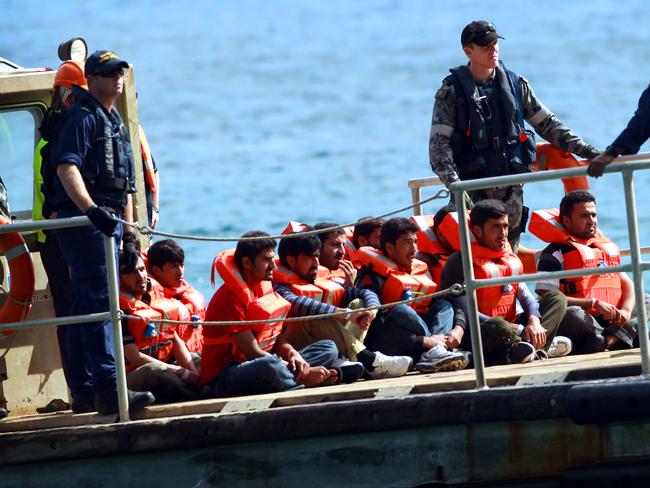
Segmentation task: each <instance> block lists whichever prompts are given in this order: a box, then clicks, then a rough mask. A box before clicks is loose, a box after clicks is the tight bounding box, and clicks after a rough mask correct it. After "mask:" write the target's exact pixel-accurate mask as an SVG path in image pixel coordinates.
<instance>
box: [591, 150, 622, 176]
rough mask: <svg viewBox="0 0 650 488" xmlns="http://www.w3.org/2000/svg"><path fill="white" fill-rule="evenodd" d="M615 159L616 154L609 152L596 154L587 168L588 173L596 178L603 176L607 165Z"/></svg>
mask: <svg viewBox="0 0 650 488" xmlns="http://www.w3.org/2000/svg"><path fill="white" fill-rule="evenodd" d="M614 159H615V158H614V156H612V155H611V154H607V153H602V154H600V155H598V156H596V157H595V158H594V159H592V160H591V161H589V168H587V173H588V174H589V176H592V177H594V178H598V177H599V176H603V170H604V169H605V166H607V165H608V164H609V163H611V162H612V161H614Z"/></svg>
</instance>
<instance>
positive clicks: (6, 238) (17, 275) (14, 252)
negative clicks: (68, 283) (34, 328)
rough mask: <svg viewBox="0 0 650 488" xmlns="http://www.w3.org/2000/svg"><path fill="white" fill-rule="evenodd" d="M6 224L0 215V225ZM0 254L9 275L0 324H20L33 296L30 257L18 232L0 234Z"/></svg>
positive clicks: (28, 310)
mask: <svg viewBox="0 0 650 488" xmlns="http://www.w3.org/2000/svg"><path fill="white" fill-rule="evenodd" d="M8 223H10V221H9V220H8V219H7V218H6V217H4V216H2V215H0V225H4V224H8ZM0 253H2V254H4V255H5V257H6V259H7V262H8V263H9V273H10V274H11V288H10V290H9V293H8V296H7V299H6V300H5V303H4V305H3V306H2V308H0V323H6V322H22V321H23V320H26V319H27V316H28V315H29V312H30V310H31V308H32V295H33V294H34V263H33V262H32V256H31V254H30V253H29V249H27V245H26V244H25V240H24V239H23V236H21V235H20V233H19V232H12V233H10V234H0ZM2 333H3V334H4V335H11V334H13V331H8V330H3V331H2Z"/></svg>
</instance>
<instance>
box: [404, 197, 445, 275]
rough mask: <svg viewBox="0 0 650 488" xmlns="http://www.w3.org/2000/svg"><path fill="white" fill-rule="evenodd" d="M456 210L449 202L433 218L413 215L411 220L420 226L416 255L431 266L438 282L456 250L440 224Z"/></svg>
mask: <svg viewBox="0 0 650 488" xmlns="http://www.w3.org/2000/svg"><path fill="white" fill-rule="evenodd" d="M455 211H456V206H455V205H454V204H453V203H448V204H447V205H445V206H444V207H442V208H440V209H439V210H438V211H437V212H436V214H435V215H434V216H433V218H431V217H428V216H426V215H418V216H415V215H414V216H413V217H411V220H413V221H414V222H415V223H416V224H417V226H418V227H419V230H418V232H417V234H416V236H417V246H418V252H417V254H416V255H415V257H416V258H417V259H419V260H420V261H424V262H425V263H426V264H427V266H429V272H430V273H431V276H432V277H433V281H435V282H436V283H438V284H440V276H441V274H442V268H443V267H444V266H445V263H446V262H447V258H449V256H450V254H452V253H453V252H454V251H455V249H454V248H453V246H452V245H451V244H450V243H449V242H448V241H447V239H446V237H445V236H444V235H443V233H442V232H440V230H439V229H440V224H441V223H442V221H443V220H444V219H445V217H446V216H447V215H448V214H449V213H450V212H455Z"/></svg>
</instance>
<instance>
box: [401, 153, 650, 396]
mask: <svg viewBox="0 0 650 488" xmlns="http://www.w3.org/2000/svg"><path fill="white" fill-rule="evenodd" d="M621 163H624V164H621ZM644 169H650V154H637V155H633V156H623V157H619V158H618V159H617V160H616V163H615V164H610V165H609V166H607V167H606V168H605V171H604V172H605V173H622V177H623V190H624V193H625V203H626V205H625V206H626V212H627V226H628V236H629V243H630V248H629V255H630V257H631V263H630V264H626V265H620V266H608V267H603V268H595V269H577V270H567V271H555V272H541V273H539V272H538V273H534V274H526V275H518V276H515V277H504V278H490V279H481V280H476V279H475V278H474V267H473V265H472V248H471V245H470V235H469V232H470V229H469V228H468V225H467V219H464V218H459V219H458V222H459V234H460V243H461V257H462V261H463V272H464V276H465V286H466V293H467V301H468V312H469V316H468V319H469V325H470V333H471V340H472V353H473V355H474V368H475V371H476V387H477V388H479V389H481V388H487V387H488V386H487V381H486V378H485V363H484V358H483V347H482V341H481V334H480V330H479V316H478V306H477V300H476V290H477V289H478V288H483V287H487V286H495V285H505V284H512V283H519V282H532V281H539V280H548V279H561V278H569V277H576V276H585V275H595V274H603V272H632V274H633V277H634V279H633V281H634V295H635V300H636V312H637V317H638V335H639V344H640V348H641V369H642V376H643V377H644V378H650V351H649V348H648V345H649V341H648V326H647V317H646V310H645V306H644V291H643V272H644V271H647V270H650V263H647V262H642V261H641V252H642V248H641V247H640V244H639V231H638V225H637V212H636V202H635V196H634V178H633V177H634V172H635V171H638V170H644ZM585 175H587V167H586V166H583V167H579V168H570V169H561V170H552V171H541V172H536V173H525V174H517V175H508V176H499V177H493V178H483V179H480V180H469V181H458V182H455V183H452V184H451V185H450V191H451V192H452V194H453V195H454V201H456V202H458V203H457V211H458V213H459V215H465V212H466V210H467V206H466V204H465V198H464V194H465V192H467V191H469V190H479V189H484V188H491V187H496V186H508V185H516V184H520V183H535V182H540V181H547V180H557V179H562V178H568V177H572V176H585ZM439 183H440V180H439V178H436V177H431V178H417V179H414V180H410V181H409V188H410V189H411V195H412V198H413V200H414V201H415V202H417V201H420V200H421V198H420V189H421V188H422V187H425V186H431V185H435V184H439ZM421 212H422V209H421V208H420V207H415V208H414V213H415V214H416V215H421ZM643 250H644V251H647V252H650V248H648V247H646V248H643ZM626 254H627V253H626Z"/></svg>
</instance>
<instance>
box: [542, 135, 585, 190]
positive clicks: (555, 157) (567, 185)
mask: <svg viewBox="0 0 650 488" xmlns="http://www.w3.org/2000/svg"><path fill="white" fill-rule="evenodd" d="M587 164H589V163H588V161H585V160H583V161H578V160H577V159H576V158H575V157H574V156H573V154H571V153H568V152H566V151H563V150H562V149H560V148H559V147H555V146H554V145H553V144H549V143H548V142H540V143H539V144H537V156H536V160H535V171H543V170H545V169H565V168H576V167H580V166H586V165H587ZM562 183H563V184H564V192H565V193H569V192H571V191H574V190H588V189H589V182H588V181H587V177H586V176H574V177H572V178H562Z"/></svg>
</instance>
